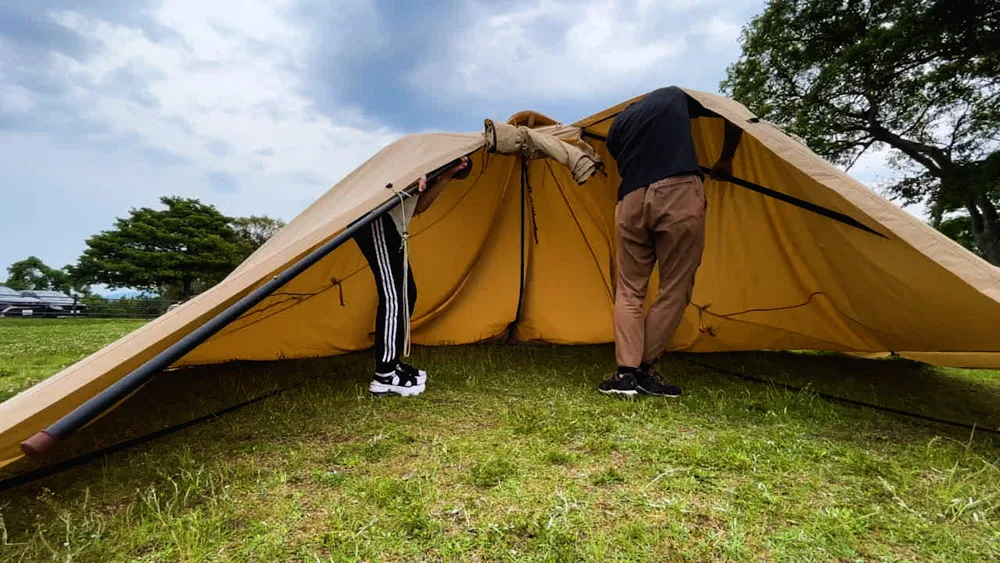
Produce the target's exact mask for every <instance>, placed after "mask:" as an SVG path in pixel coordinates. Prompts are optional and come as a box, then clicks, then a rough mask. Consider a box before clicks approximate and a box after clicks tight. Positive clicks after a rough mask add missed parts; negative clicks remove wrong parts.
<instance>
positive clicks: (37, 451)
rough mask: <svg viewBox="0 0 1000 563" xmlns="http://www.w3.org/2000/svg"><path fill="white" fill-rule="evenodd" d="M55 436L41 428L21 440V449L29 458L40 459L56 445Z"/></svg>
mask: <svg viewBox="0 0 1000 563" xmlns="http://www.w3.org/2000/svg"><path fill="white" fill-rule="evenodd" d="M56 442H57V440H56V437H55V436H53V435H51V434H49V433H48V432H46V431H44V430H42V431H41V432H38V433H36V434H35V435H34V436H32V437H30V438H28V439H27V440H25V441H23V442H21V451H22V452H24V453H25V455H27V456H28V457H30V458H33V459H41V458H43V457H45V454H46V453H48V451H49V450H51V449H52V446H55V445H56Z"/></svg>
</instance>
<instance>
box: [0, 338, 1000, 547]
mask: <svg viewBox="0 0 1000 563" xmlns="http://www.w3.org/2000/svg"><path fill="white" fill-rule="evenodd" d="M612 352H613V351H612V348H611V347H609V346H595V347H574V348H570V347H530V346H521V347H502V346H470V347H454V348H438V349H417V350H415V354H416V356H417V357H416V358H415V361H417V362H419V363H420V364H421V365H424V366H426V367H427V368H428V369H429V371H430V373H431V376H430V387H429V389H428V391H427V392H426V393H425V394H424V395H422V396H420V397H416V398H408V399H401V398H396V399H372V398H369V397H368V396H367V394H366V385H367V382H368V379H367V378H368V376H369V372H368V369H369V366H370V357H369V356H368V355H358V356H349V357H341V358H334V359H326V360H312V361H300V362H281V363H273V364H250V363H247V364H228V365H223V366H214V367H205V368H195V369H189V370H182V371H178V372H173V373H170V374H165V375H163V376H161V377H160V378H159V379H157V380H155V381H154V382H153V383H151V384H150V385H149V386H147V387H146V388H144V389H143V390H142V391H141V392H140V393H139V394H138V395H137V396H136V397H134V398H133V399H132V400H130V401H128V402H127V403H126V404H125V405H123V406H122V407H121V408H120V409H119V410H118V411H116V412H114V413H113V414H112V415H109V416H108V417H106V418H104V419H102V420H100V421H98V422H97V423H95V425H93V426H92V427H90V428H88V429H85V430H84V431H82V432H81V433H80V434H78V435H77V436H76V437H75V438H74V440H73V441H72V442H71V443H70V444H67V446H68V449H67V451H66V452H65V455H67V456H68V455H72V454H74V453H79V452H84V451H89V450H90V449H92V448H93V447H94V446H95V444H96V443H98V442H104V443H110V442H115V441H118V440H122V439H125V438H128V437H130V436H134V435H137V434H141V433H144V432H147V431H150V430H152V429H156V428H162V427H163V426H164V425H165V424H170V423H176V422H181V421H184V420H187V419H190V418H192V417H194V416H198V415H200V414H203V413H205V412H210V411H211V410H214V409H217V408H219V407H222V406H227V405H230V404H234V403H236V402H237V401H240V400H243V399H245V398H248V397H253V396H256V395H258V394H260V393H263V392H265V391H267V390H269V389H275V388H283V387H285V386H288V385H291V384H296V383H302V384H303V385H302V386H301V387H297V388H295V389H294V390H291V391H288V392H286V393H283V394H281V395H278V396H276V397H273V398H271V399H268V400H266V401H263V402H261V403H258V404H255V405H253V406H251V407H248V408H246V409H243V410H240V411H237V412H236V413H234V414H231V415H228V416H225V417H222V418H220V419H218V420H215V421H214V422H212V423H207V424H203V425H199V426H196V427H193V428H190V429H187V430H184V431H182V432H179V433H177V434H174V435H171V436H169V437H166V438H163V439H160V440H157V441H155V442H151V443H148V444H145V445H142V446H139V447H136V448H133V449H131V450H128V451H125V452H122V453H119V454H115V455H112V456H110V457H108V458H106V459H104V460H102V461H97V462H94V463H92V464H90V465H87V466H85V467H82V468H77V469H74V470H72V471H68V472H65V473H62V474H59V475H56V476H53V477H49V478H46V479H44V480H41V481H38V482H35V483H33V484H30V485H26V486H23V487H19V488H17V489H14V490H10V491H6V492H4V493H0V518H2V520H0V522H2V527H0V540H2V541H0V560H4V561H8V560H9V561H43V560H64V561H65V560H72V561H110V560H131V561H224V560H225V561H230V560H236V561H347V560H359V559H360V560H369V561H371V560H381V561H410V560H463V561H464V560H489V561H501V560H519V561H520V560H526V561H550V560H551V561H556V560H558V561H580V560H585V561H634V560H653V561H665V560H671V561H674V560H677V561H762V560H767V561H872V560H875V561H913V560H922V561H985V560H997V558H998V557H1000V469H998V465H1000V459H998V458H1000V453H998V452H1000V450H998V449H997V447H996V446H997V445H998V441H995V439H994V438H991V437H989V436H987V435H985V434H982V433H977V434H974V435H973V434H972V433H970V432H967V431H964V430H961V429H957V430H956V429H952V428H948V427H945V426H941V425H935V424H932V423H925V422H919V421H914V420H912V419H907V418H903V417H899V416H895V415H890V414H885V413H880V412H877V411H873V410H871V409H859V408H855V407H848V406H844V405H840V404H835V403H832V402H829V401H825V400H823V399H821V398H819V397H817V396H816V395H815V393H814V392H812V391H805V392H791V391H786V390H782V389H778V388H775V387H772V386H767V385H760V384H753V383H747V382H744V381H741V380H738V379H735V378H732V377H728V376H724V375H720V374H718V373H716V372H713V371H710V370H707V369H705V368H703V367H699V366H696V365H694V364H692V363H690V362H688V361H687V359H686V358H672V359H670V360H668V361H665V362H663V365H662V366H661V368H662V370H663V371H664V372H665V373H667V374H668V376H669V378H670V379H671V380H672V381H676V382H678V383H679V384H680V385H682V387H683V388H684V389H685V395H684V396H683V397H682V398H680V399H677V400H667V399H655V398H648V397H647V398H643V399H641V400H636V401H632V402H626V401H619V400H614V399H610V398H606V397H604V396H601V395H599V394H598V393H597V392H596V390H595V388H596V385H597V383H598V382H599V381H600V379H601V378H602V377H603V376H604V375H606V374H607V373H608V372H609V371H610V370H611V369H612V368H613V364H612V362H613V353H612ZM692 359H694V360H696V361H698V362H703V363H711V364H713V365H717V366H724V367H725V368H726V369H731V370H734V371H738V372H742V373H747V374H752V375H754V376H758V377H767V378H773V379H774V380H776V381H782V382H788V383H793V384H795V385H808V386H809V388H810V389H812V390H813V391H819V392H830V393H836V394H839V395H842V396H848V397H853V398H856V399H861V400H866V401H877V402H879V403H881V404H885V405H887V406H893V407H896V408H906V409H917V410H919V411H920V412H924V413H926V414H932V415H934V416H940V417H945V418H950V419H955V420H959V421H963V422H970V423H972V422H975V423H977V424H979V425H980V426H990V427H997V426H1000V374H998V373H996V372H985V371H980V372H964V371H961V370H936V369H932V368H929V367H926V366H922V365H919V364H915V363H912V362H904V361H883V362H874V361H864V360H855V359H847V358H841V357H837V356H829V355H819V356H816V355H801V354H763V353H761V354H727V355H712V356H697V357H695V358H692ZM31 467H33V466H32V465H31V464H28V463H23V464H20V465H18V466H16V467H11V468H10V469H9V471H8V472H7V473H8V474H11V473H15V472H20V471H24V470H26V469H29V468H31Z"/></svg>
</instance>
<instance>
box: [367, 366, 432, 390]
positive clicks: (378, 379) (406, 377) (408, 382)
mask: <svg viewBox="0 0 1000 563" xmlns="http://www.w3.org/2000/svg"><path fill="white" fill-rule="evenodd" d="M417 378H418V375H417V374H415V373H410V372H409V371H407V370H404V369H402V368H401V367H400V366H396V369H394V370H393V371H391V372H389V373H377V372H376V373H375V377H373V378H372V382H371V384H370V385H369V386H368V391H369V392H371V394H372V395H375V396H376V397H383V396H388V395H401V396H403V397H412V396H415V395H419V394H421V393H423V392H424V383H423V381H421V380H418V379H417Z"/></svg>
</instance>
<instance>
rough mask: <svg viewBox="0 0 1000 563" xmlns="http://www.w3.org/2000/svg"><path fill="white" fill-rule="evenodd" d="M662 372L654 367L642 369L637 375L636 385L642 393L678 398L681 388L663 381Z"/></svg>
mask: <svg viewBox="0 0 1000 563" xmlns="http://www.w3.org/2000/svg"><path fill="white" fill-rule="evenodd" d="M662 377H663V376H662V375H661V374H660V372H658V371H656V370H655V369H653V368H648V369H640V370H639V371H638V372H637V373H636V375H635V387H636V389H638V390H639V391H640V392H641V393H645V394H647V395H655V396H657V397H671V398H677V397H680V396H681V388H680V387H678V386H676V385H668V384H666V383H664V382H663V379H662Z"/></svg>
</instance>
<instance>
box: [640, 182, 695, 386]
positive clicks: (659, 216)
mask: <svg viewBox="0 0 1000 563" xmlns="http://www.w3.org/2000/svg"><path fill="white" fill-rule="evenodd" d="M649 189H650V194H649V195H648V196H647V200H648V206H649V223H650V227H651V228H652V230H653V233H654V234H653V237H654V241H655V242H654V245H655V247H656V259H657V262H658V264H659V271H660V287H659V294H658V296H657V298H656V301H655V302H654V303H653V306H652V307H651V308H650V310H649V314H648V315H647V316H646V326H645V331H646V342H645V347H644V350H643V355H642V366H641V367H642V370H641V371H643V372H645V373H649V372H650V371H651V369H652V366H653V364H655V363H656V361H657V360H658V359H659V358H660V355H661V354H662V353H663V352H664V350H666V348H667V345H668V344H669V342H670V339H671V338H673V336H674V333H675V332H676V331H677V327H678V326H679V325H680V322H681V319H682V318H683V317H684V310H685V309H686V308H687V306H688V304H689V303H690V302H691V292H692V290H693V289H694V282H695V274H696V273H697V271H698V268H699V266H700V265H701V257H702V252H703V250H704V248H705V192H704V189H703V187H702V183H701V179H699V178H698V177H697V176H684V177H679V178H670V179H668V180H664V181H661V182H657V183H656V184H653V185H652V186H650V188H649ZM654 375H655V374H654ZM639 379H640V381H639V387H640V390H648V391H650V392H654V393H655V394H659V395H679V394H680V390H679V389H676V388H673V389H665V388H663V386H662V383H660V382H658V380H657V379H656V378H655V377H653V378H652V379H650V380H649V381H648V384H647V385H643V383H644V379H643V378H642V377H640V378H639ZM657 384H659V388H657V389H653V388H652V387H657V386H658V385H657ZM644 387H648V389H644ZM666 387H672V386H666Z"/></svg>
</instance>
